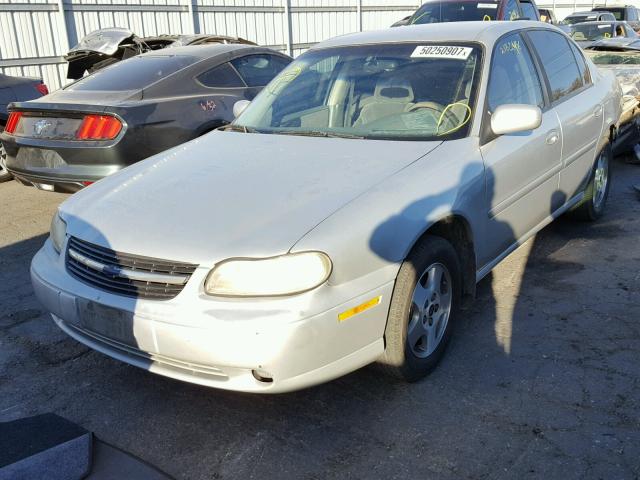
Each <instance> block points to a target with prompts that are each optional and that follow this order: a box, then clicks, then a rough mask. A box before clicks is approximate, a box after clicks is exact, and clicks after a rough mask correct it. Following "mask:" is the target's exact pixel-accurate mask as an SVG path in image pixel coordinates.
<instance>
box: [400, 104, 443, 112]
mask: <svg viewBox="0 0 640 480" xmlns="http://www.w3.org/2000/svg"><path fill="white" fill-rule="evenodd" d="M421 108H429V109H431V110H435V111H436V112H438V113H442V111H443V110H444V105H440V104H439V103H436V102H418V103H414V104H413V105H411V106H410V107H409V108H408V109H407V112H413V111H414V110H419V109H421Z"/></svg>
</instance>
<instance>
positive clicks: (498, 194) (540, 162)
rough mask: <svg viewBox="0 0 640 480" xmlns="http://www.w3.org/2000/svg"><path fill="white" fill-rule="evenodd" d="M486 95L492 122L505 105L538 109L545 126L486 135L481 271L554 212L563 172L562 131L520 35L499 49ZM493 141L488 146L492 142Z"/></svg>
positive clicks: (482, 151)
mask: <svg viewBox="0 0 640 480" xmlns="http://www.w3.org/2000/svg"><path fill="white" fill-rule="evenodd" d="M492 57H493V58H492V63H491V72H490V76H489V85H488V91H487V100H488V102H487V103H488V105H487V106H488V116H490V115H491V112H493V111H494V110H495V109H496V108H497V107H498V106H500V105H506V104H527V105H537V106H538V107H540V108H542V109H543V115H542V124H541V125H540V126H539V127H538V128H536V129H535V130H531V131H527V132H519V133H513V134H507V135H501V136H499V137H495V138H493V136H492V134H490V133H487V135H489V136H488V138H487V139H486V140H485V143H484V145H482V147H481V149H480V151H481V153H482V158H483V161H484V165H485V178H486V195H487V229H486V234H487V235H486V238H487V240H488V241H487V242H483V243H485V244H486V245H485V246H484V247H483V249H484V251H483V252H481V256H482V257H483V258H482V259H479V260H480V262H479V263H480V265H483V266H484V265H485V264H486V263H488V262H490V261H492V260H493V259H494V258H496V257H497V256H499V255H500V254H501V253H503V252H504V251H505V250H507V249H508V248H509V247H510V246H512V245H514V244H515V243H516V242H517V241H518V240H520V239H521V238H522V237H524V236H526V235H527V234H528V233H529V232H530V231H531V230H532V229H534V228H535V227H536V226H537V225H539V224H540V223H541V222H542V221H543V220H544V219H545V218H546V217H547V216H548V215H549V213H550V212H551V211H552V210H553V208H554V202H555V197H554V195H555V194H556V192H557V190H558V182H559V172H560V169H561V167H562V163H561V155H562V131H561V129H560V124H559V122H558V117H557V115H556V113H555V112H554V111H553V110H546V111H544V108H545V100H544V96H543V88H542V83H541V80H540V77H539V76H538V73H537V71H536V68H535V66H534V63H533V60H532V56H531V53H530V52H529V50H528V48H527V45H526V44H525V42H524V41H523V39H522V37H521V35H520V34H518V33H516V34H511V35H509V36H506V37H503V38H502V39H501V40H500V41H499V42H498V43H497V44H496V46H495V49H494V51H493V55H492ZM487 140H488V141H487Z"/></svg>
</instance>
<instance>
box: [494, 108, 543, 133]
mask: <svg viewBox="0 0 640 480" xmlns="http://www.w3.org/2000/svg"><path fill="white" fill-rule="evenodd" d="M541 123H542V110H540V108H539V107H536V106H535V105H520V104H515V103H514V104H510V105H500V106H499V107H498V108H496V110H495V112H493V113H492V114H491V131H492V132H493V133H494V134H495V135H504V134H506V133H516V132H526V131H527V130H535V129H536V128H538V127H539V126H540V124H541Z"/></svg>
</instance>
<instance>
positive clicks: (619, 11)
mask: <svg viewBox="0 0 640 480" xmlns="http://www.w3.org/2000/svg"><path fill="white" fill-rule="evenodd" d="M601 10H604V11H605V12H611V13H612V14H613V16H614V17H616V20H626V19H625V18H624V8H602V9H601Z"/></svg>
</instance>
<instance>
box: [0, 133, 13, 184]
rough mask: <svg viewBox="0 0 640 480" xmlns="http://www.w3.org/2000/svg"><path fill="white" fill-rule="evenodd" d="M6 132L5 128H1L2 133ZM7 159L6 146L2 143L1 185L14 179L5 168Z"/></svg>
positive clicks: (0, 156)
mask: <svg viewBox="0 0 640 480" xmlns="http://www.w3.org/2000/svg"><path fill="white" fill-rule="evenodd" d="M3 130H4V126H0V133H2V131H3ZM6 158H7V153H6V152H5V151H4V145H2V142H0V183H2V182H7V181H9V180H11V179H12V178H13V177H12V176H11V174H10V173H9V172H7V170H6V168H4V167H3V166H2V165H3V162H4V160H5V159H6Z"/></svg>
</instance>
